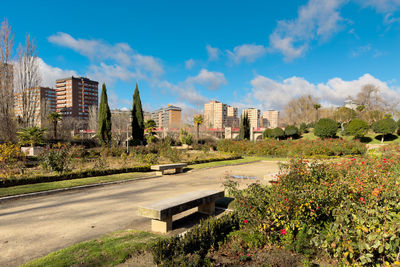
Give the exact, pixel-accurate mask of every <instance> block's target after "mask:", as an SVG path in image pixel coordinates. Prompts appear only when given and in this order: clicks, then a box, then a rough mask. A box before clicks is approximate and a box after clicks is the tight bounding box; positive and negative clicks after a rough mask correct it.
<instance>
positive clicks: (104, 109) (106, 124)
mask: <svg viewBox="0 0 400 267" xmlns="http://www.w3.org/2000/svg"><path fill="white" fill-rule="evenodd" d="M98 123H99V126H98V127H97V137H98V138H99V141H100V143H101V144H102V145H104V146H110V145H111V112H110V107H109V106H108V98H107V89H106V85H105V84H104V83H103V88H102V90H101V96H100V106H99V122H98Z"/></svg>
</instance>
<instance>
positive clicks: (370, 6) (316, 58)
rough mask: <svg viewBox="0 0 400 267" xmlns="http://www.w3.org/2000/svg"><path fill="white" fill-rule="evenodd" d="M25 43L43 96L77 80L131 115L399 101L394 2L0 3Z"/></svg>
mask: <svg viewBox="0 0 400 267" xmlns="http://www.w3.org/2000/svg"><path fill="white" fill-rule="evenodd" d="M0 18H6V19H8V21H9V24H10V25H11V27H12V30H13V32H14V34H15V43H16V44H18V43H22V42H23V41H24V37H25V35H26V34H27V33H30V34H31V35H32V36H33V37H34V39H35V41H36V42H37V50H38V54H39V57H40V69H41V71H42V77H43V78H42V79H43V85H47V86H54V83H55V79H56V78H60V77H64V76H69V75H72V74H74V75H80V76H87V77H89V78H91V79H95V80H98V81H100V82H105V83H106V85H107V88H108V92H109V99H110V105H111V106H112V107H113V108H123V107H127V108H129V107H130V106H131V103H132V100H131V98H132V94H133V90H134V87H135V84H136V82H137V83H138V84H139V89H140V94H141V99H142V102H143V105H144V107H145V109H146V110H154V109H157V108H159V107H161V106H166V105H167V104H175V105H179V106H181V107H183V108H184V111H185V112H186V114H190V113H194V112H196V111H200V110H201V109H202V108H203V104H204V102H205V101H208V100H210V99H217V100H220V101H222V102H224V103H228V104H231V105H234V106H237V107H239V108H245V107H258V108H260V109H261V110H267V109H282V108H283V107H284V105H285V104H286V103H287V102H288V101H289V100H290V99H291V98H293V97H297V96H299V95H302V94H312V95H313V96H315V97H317V98H318V99H319V100H320V102H321V103H322V104H323V105H324V106H330V105H340V104H342V103H343V100H345V99H346V98H347V97H348V96H354V95H356V94H357V93H358V91H359V90H360V88H361V87H362V86H363V85H364V84H367V83H373V84H375V85H377V86H378V87H379V88H380V90H381V93H382V95H383V96H384V97H385V98H386V99H388V100H390V101H397V95H398V87H399V84H400V82H399V81H398V73H399V72H398V70H399V62H400V52H399V48H398V47H399V43H400V34H399V30H400V0H304V1H300V0H299V1H295V0H291V1H289V0H286V1H285V0H282V1H261V0H260V1H206V0H203V1H197V2H195V1H172V0H171V1H161V0H160V1H150V0H149V1H112V2H110V1H96V2H93V1H68V2H65V3H64V4H62V5H61V4H59V3H58V2H56V1H40V4H38V3H35V1H4V3H2V9H1V10H0Z"/></svg>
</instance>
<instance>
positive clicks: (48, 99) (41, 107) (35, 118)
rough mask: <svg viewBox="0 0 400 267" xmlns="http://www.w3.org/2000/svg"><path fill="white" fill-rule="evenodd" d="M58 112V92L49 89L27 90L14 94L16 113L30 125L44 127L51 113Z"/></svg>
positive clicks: (36, 88)
mask: <svg viewBox="0 0 400 267" xmlns="http://www.w3.org/2000/svg"><path fill="white" fill-rule="evenodd" d="M55 111H56V91H55V90H54V89H52V88H48V87H40V86H39V87H34V88H27V89H25V90H24V91H23V92H19V93H15V94H14V112H15V116H16V117H17V118H19V119H22V118H24V117H27V118H24V121H26V122H28V124H29V125H32V126H38V127H43V126H44V125H45V124H46V122H47V120H48V118H47V117H48V115H49V114H50V113H51V112H55Z"/></svg>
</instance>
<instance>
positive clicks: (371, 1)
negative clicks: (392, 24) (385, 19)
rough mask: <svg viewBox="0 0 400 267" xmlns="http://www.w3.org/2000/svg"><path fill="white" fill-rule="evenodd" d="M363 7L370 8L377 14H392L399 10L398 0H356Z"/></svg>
mask: <svg viewBox="0 0 400 267" xmlns="http://www.w3.org/2000/svg"><path fill="white" fill-rule="evenodd" d="M356 2H358V3H359V4H360V5H362V6H364V7H372V8H374V9H376V11H378V12H379V13H392V12H393V11H395V10H396V9H398V8H400V0H356Z"/></svg>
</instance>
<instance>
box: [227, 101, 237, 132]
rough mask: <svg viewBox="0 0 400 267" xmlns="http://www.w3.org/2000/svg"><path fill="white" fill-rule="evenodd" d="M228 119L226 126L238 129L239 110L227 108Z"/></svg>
mask: <svg viewBox="0 0 400 267" xmlns="http://www.w3.org/2000/svg"><path fill="white" fill-rule="evenodd" d="M226 114H227V117H226V126H227V127H232V128H238V127H239V126H240V125H239V124H240V120H239V117H238V115H239V114H238V108H235V107H231V106H227V112H226Z"/></svg>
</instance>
